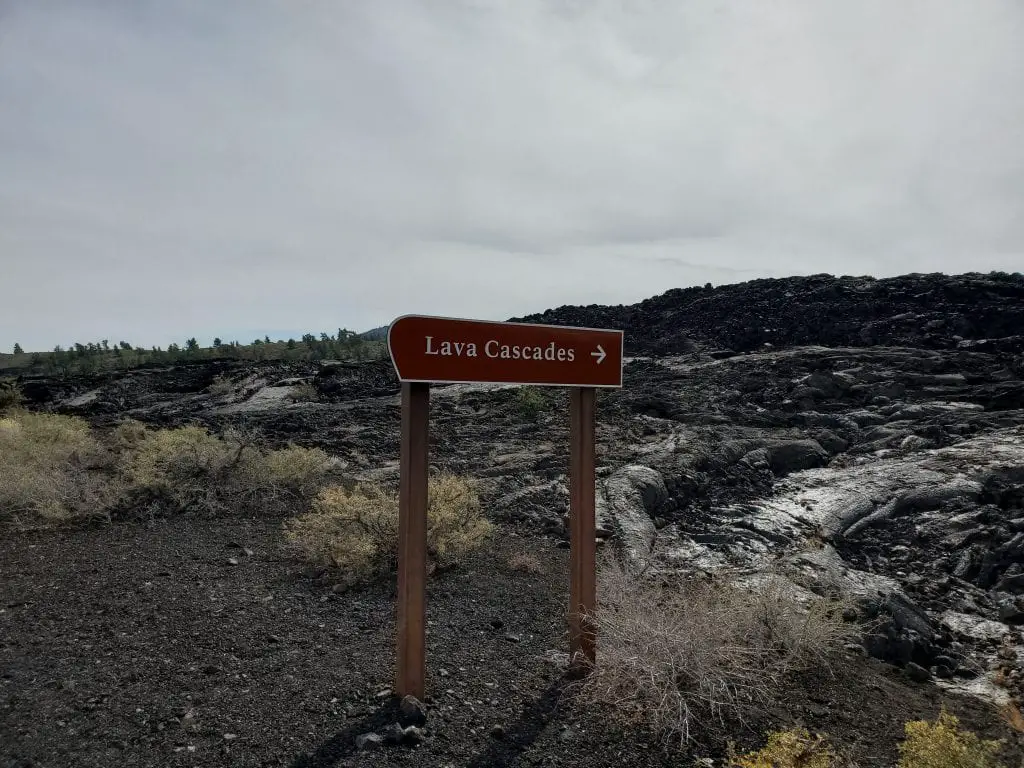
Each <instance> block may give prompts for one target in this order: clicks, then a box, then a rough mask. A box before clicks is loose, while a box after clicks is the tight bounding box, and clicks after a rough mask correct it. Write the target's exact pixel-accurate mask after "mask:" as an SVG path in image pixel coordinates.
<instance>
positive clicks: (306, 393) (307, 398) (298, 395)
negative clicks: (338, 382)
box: [291, 381, 320, 403]
mask: <svg viewBox="0 0 1024 768" xmlns="http://www.w3.org/2000/svg"><path fill="white" fill-rule="evenodd" d="M291 398H292V400H294V401H295V402H297V403H298V402H309V403H315V402H316V401H317V400H319V399H320V390H318V389H317V388H316V387H315V386H314V385H313V383H312V382H309V381H304V382H302V383H301V384H296V385H295V386H294V387H292V391H291Z"/></svg>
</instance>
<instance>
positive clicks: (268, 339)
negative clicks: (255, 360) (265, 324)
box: [263, 336, 273, 344]
mask: <svg viewBox="0 0 1024 768" xmlns="http://www.w3.org/2000/svg"><path fill="white" fill-rule="evenodd" d="M263 343H264V344H271V343H273V342H271V341H270V336H264V337H263Z"/></svg>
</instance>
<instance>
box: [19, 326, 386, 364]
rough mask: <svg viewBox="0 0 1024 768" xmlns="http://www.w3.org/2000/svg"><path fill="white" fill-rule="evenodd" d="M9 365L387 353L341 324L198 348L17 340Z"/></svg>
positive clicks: (217, 341) (315, 357)
mask: <svg viewBox="0 0 1024 768" xmlns="http://www.w3.org/2000/svg"><path fill="white" fill-rule="evenodd" d="M13 354H14V357H13V359H9V360H8V362H9V364H10V365H11V366H12V367H17V368H27V369H29V370H33V371H39V372H46V373H58V374H61V375H65V374H68V373H96V372H99V371H106V370H117V369H128V368H137V367H140V366H144V365H154V364H164V363H179V362H188V361H193V360H218V359H229V360H231V359H233V360H310V361H317V360H359V361H361V360H371V359H377V358H382V357H384V356H385V355H386V354H387V351H386V345H385V344H384V343H383V342H381V341H378V340H367V339H366V338H364V337H363V335H361V334H358V333H356V332H354V331H350V330H348V329H346V328H339V329H338V332H337V334H336V335H331V334H328V333H321V334H320V335H319V336H316V335H314V334H312V333H307V334H304V335H303V336H302V338H301V339H294V338H292V339H287V340H285V339H278V340H277V341H273V340H271V338H270V337H269V336H264V337H263V338H262V339H253V341H252V342H251V343H249V344H242V343H240V342H238V341H237V340H236V341H229V342H225V341H223V340H221V339H220V338H215V339H214V340H213V344H212V346H209V347H202V346H200V345H199V342H198V341H197V340H196V338H195V337H192V338H189V339H186V341H185V343H184V344H183V345H179V344H176V343H172V344H169V345H168V346H167V347H166V348H164V347H158V346H154V347H141V346H133V345H132V344H130V343H128V342H127V341H118V342H116V343H113V344H112V343H111V342H110V340H109V339H103V340H101V341H98V342H87V343H81V342H75V343H73V344H71V345H69V346H68V347H63V346H61V345H59V344H58V345H57V346H56V347H54V348H53V350H52V351H50V352H30V353H26V352H25V350H24V348H23V347H22V346H21V344H19V343H15V344H14V349H13Z"/></svg>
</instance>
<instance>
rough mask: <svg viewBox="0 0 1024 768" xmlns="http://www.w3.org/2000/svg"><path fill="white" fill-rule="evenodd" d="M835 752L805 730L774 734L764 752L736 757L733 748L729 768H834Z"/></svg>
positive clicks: (730, 753) (730, 751) (769, 735)
mask: <svg viewBox="0 0 1024 768" xmlns="http://www.w3.org/2000/svg"><path fill="white" fill-rule="evenodd" d="M837 762H838V761H837V757H836V753H835V750H833V749H832V747H831V746H830V745H829V743H828V741H827V740H826V739H825V737H824V736H821V735H814V736H811V734H810V733H808V732H807V730H806V729H805V728H794V729H792V730H788V731H773V732H772V733H770V734H768V743H767V744H766V745H765V746H763V747H762V748H761V749H758V750H755V751H753V752H747V753H746V754H743V755H736V754H734V753H733V751H732V747H731V745H730V749H729V760H728V763H727V765H728V766H729V768H832V766H833V765H836V763H837Z"/></svg>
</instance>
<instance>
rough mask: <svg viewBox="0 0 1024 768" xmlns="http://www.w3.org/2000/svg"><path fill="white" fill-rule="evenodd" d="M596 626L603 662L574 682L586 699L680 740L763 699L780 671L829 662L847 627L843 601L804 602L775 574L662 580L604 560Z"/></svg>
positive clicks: (782, 673) (776, 682) (740, 713)
mask: <svg viewBox="0 0 1024 768" xmlns="http://www.w3.org/2000/svg"><path fill="white" fill-rule="evenodd" d="M599 586H600V591H599V606H598V611H597V614H596V616H594V617H591V618H592V619H593V620H594V624H595V626H596V630H597V634H598V638H599V641H598V642H599V646H600V659H599V662H598V664H597V665H596V666H595V667H594V668H593V669H592V670H591V672H590V674H589V675H588V676H586V677H585V678H584V679H583V680H582V681H580V682H579V683H578V685H579V687H580V691H581V693H582V694H583V696H584V698H585V699H586V700H588V701H590V702H593V703H595V704H597V705H599V706H607V707H611V708H612V709H613V710H614V711H616V712H617V713H618V715H619V716H620V717H621V718H622V719H624V720H625V721H626V722H627V723H630V724H634V725H645V726H647V727H650V728H652V729H653V730H655V731H657V732H660V733H662V734H664V735H665V736H666V737H676V738H679V739H680V740H681V741H683V742H685V741H687V740H689V738H690V733H691V730H692V728H693V727H694V726H695V725H700V726H701V727H703V728H712V727H714V726H715V725H716V724H718V725H724V724H725V721H726V718H735V719H738V720H741V721H742V720H743V719H744V716H745V715H746V714H748V713H750V712H752V711H753V710H755V709H756V708H757V707H759V706H761V705H763V704H765V703H767V702H768V701H769V700H770V699H771V697H772V695H773V694H774V693H775V692H776V691H777V690H778V688H779V686H780V685H781V684H782V683H783V681H784V679H785V678H786V676H787V675H788V674H789V673H791V672H794V671H797V670H800V669H806V668H809V667H811V666H814V665H827V663H828V660H829V656H830V654H831V652H832V651H833V650H834V649H835V648H836V647H837V646H838V645H839V644H841V642H842V641H843V640H844V639H846V638H848V637H849V636H850V634H851V630H850V628H849V626H848V625H847V624H846V623H845V622H844V621H843V619H842V612H843V608H844V607H845V606H844V605H843V604H841V603H839V602H837V601H831V600H826V599H824V598H814V599H813V600H811V601H810V603H809V604H804V603H803V602H802V601H801V600H800V598H799V597H798V595H797V593H796V592H795V591H791V590H788V589H786V588H785V587H784V586H782V585H781V584H780V581H778V580H766V581H764V582H763V583H761V584H757V585H753V586H740V585H738V584H737V583H733V582H731V581H728V580H714V581H708V582H692V583H685V584H683V585H682V586H675V587H667V586H663V585H660V584H657V583H653V582H650V581H641V580H639V579H638V578H635V577H633V576H632V575H631V574H629V573H628V572H627V571H626V570H625V569H624V568H623V566H621V565H620V564H618V563H617V562H615V561H614V560H612V559H610V558H605V562H604V563H603V565H602V568H601V570H600V574H599Z"/></svg>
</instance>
